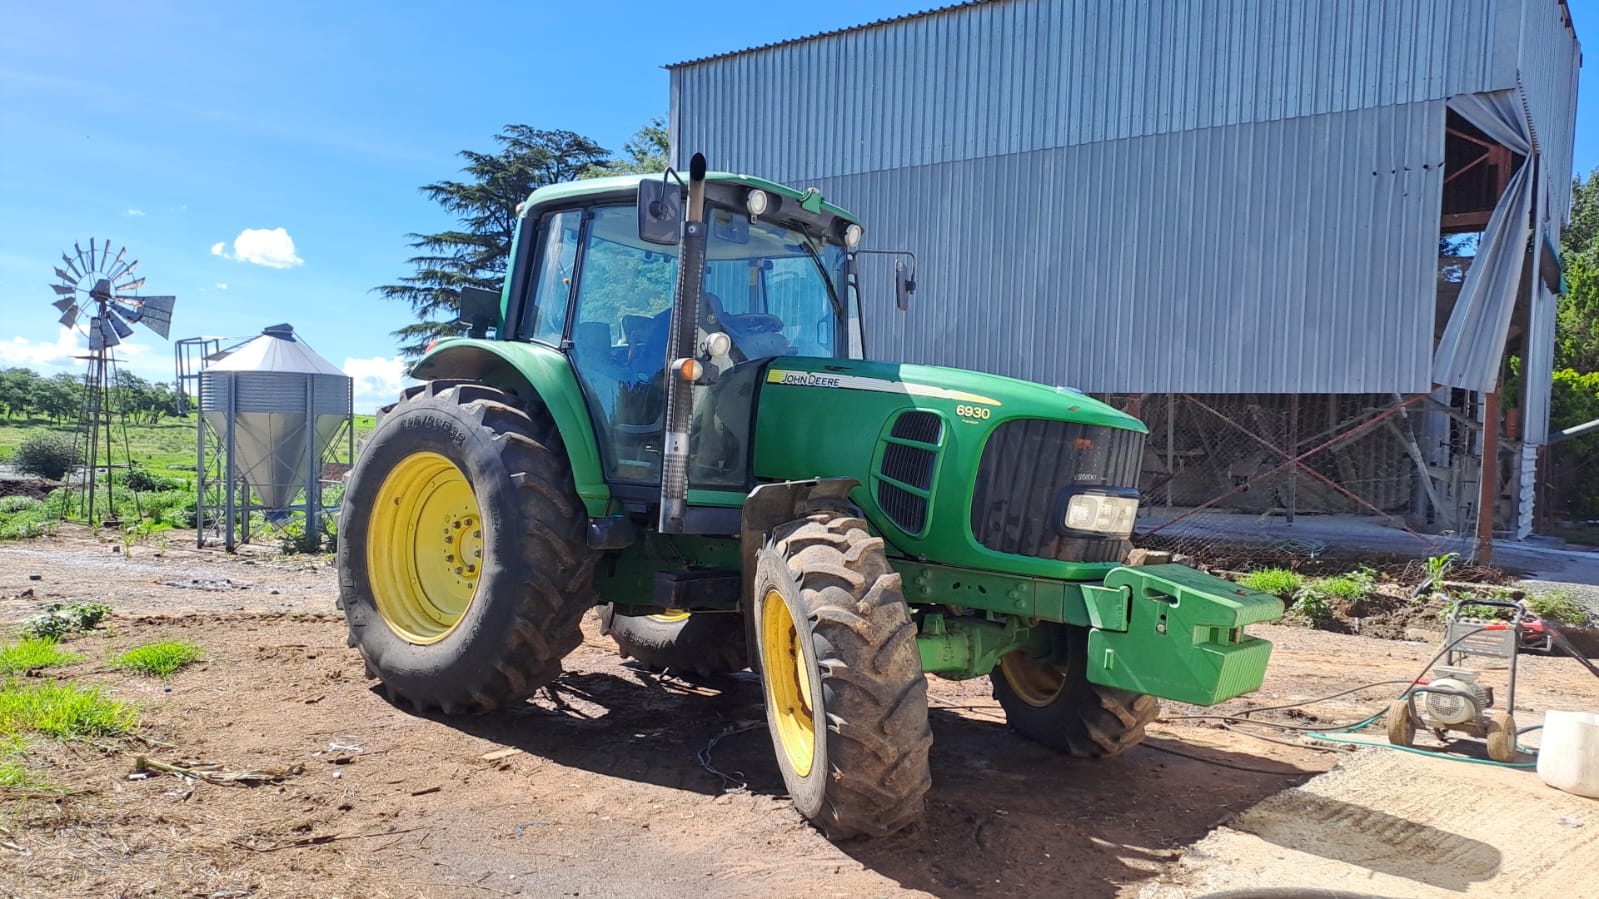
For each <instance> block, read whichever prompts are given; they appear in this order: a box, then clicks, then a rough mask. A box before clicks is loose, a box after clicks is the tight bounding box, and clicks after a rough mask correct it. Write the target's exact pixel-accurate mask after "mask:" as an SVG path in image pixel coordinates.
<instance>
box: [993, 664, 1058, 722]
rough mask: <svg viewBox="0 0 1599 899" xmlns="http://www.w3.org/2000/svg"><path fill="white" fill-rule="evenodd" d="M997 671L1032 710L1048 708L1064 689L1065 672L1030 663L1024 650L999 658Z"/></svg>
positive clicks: (1053, 667)
mask: <svg viewBox="0 0 1599 899" xmlns="http://www.w3.org/2000/svg"><path fill="white" fill-rule="evenodd" d="M999 670H1000V672H1001V673H1002V674H1003V675H1004V676H1005V682H1006V683H1007V684H1010V688H1011V690H1013V691H1014V692H1015V693H1016V695H1017V696H1019V697H1021V700H1022V702H1025V703H1027V704H1028V705H1030V706H1033V707H1034V708H1040V709H1041V708H1044V707H1045V706H1048V705H1049V704H1050V703H1052V702H1054V701H1055V698H1056V697H1057V696H1059V695H1060V691H1061V690H1063V689H1065V687H1066V672H1065V671H1063V670H1061V669H1060V668H1057V667H1055V666H1054V665H1040V664H1038V663H1036V662H1034V661H1032V660H1031V659H1029V658H1027V651H1026V650H1022V649H1018V650H1017V651H1015V652H1012V653H1007V654H1005V655H1004V656H1001V657H1000V660H999Z"/></svg>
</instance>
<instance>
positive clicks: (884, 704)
mask: <svg viewBox="0 0 1599 899" xmlns="http://www.w3.org/2000/svg"><path fill="white" fill-rule="evenodd" d="M754 596H755V603H754V612H753V614H754V616H755V633H756V635H757V645H758V647H759V656H760V675H761V688H762V690H763V692H764V693H765V696H766V720H767V725H768V726H769V728H770V730H771V734H772V742H773V744H774V745H775V747H776V749H777V763H778V767H779V768H780V769H781V770H782V772H783V781H784V783H785V784H786V785H787V786H788V791H789V794H790V795H791V796H792V798H793V801H794V805H795V806H796V807H797V808H798V809H799V812H800V814H802V815H804V816H805V817H806V818H807V819H809V820H810V821H811V823H812V824H814V825H816V827H817V828H819V829H820V830H821V831H822V832H823V833H824V834H826V835H827V836H828V838H830V839H834V840H841V839H847V838H849V837H855V836H883V835H886V834H890V833H893V832H895V831H897V830H900V829H902V828H904V827H906V826H908V825H910V824H912V823H914V822H916V821H918V820H919V819H920V818H921V817H922V814H923V810H924V800H925V797H926V795H927V790H928V788H929V787H930V786H931V784H932V778H931V775H930V773H929V770H928V764H927V753H928V749H929V748H930V747H931V745H932V742H933V734H932V731H931V730H930V729H929V727H928V723H927V679H926V677H925V676H924V675H923V674H922V666H921V655H920V653H919V651H918V650H917V648H916V627H915V625H914V624H913V623H912V621H911V617H910V612H909V610H908V609H907V608H906V605H905V598H904V595H903V594H902V592H901V585H900V578H899V575H898V574H896V573H894V572H893V570H892V569H890V568H889V566H888V560H887V558H886V557H885V555H884V553H883V541H882V538H880V537H873V536H871V534H870V533H869V532H868V531H867V525H866V522H865V521H863V520H861V519H860V518H857V517H855V516H854V515H853V514H851V513H849V512H845V511H842V510H828V511H821V512H816V513H814V514H811V515H808V516H807V517H805V518H801V519H799V520H796V521H793V522H790V523H789V524H786V525H783V526H782V527H779V528H777V529H776V530H775V531H774V532H773V533H772V535H771V537H770V538H769V539H768V541H767V542H766V545H765V546H764V547H763V548H762V549H761V550H760V552H759V554H758V556H757V558H756V570H755V594H754Z"/></svg>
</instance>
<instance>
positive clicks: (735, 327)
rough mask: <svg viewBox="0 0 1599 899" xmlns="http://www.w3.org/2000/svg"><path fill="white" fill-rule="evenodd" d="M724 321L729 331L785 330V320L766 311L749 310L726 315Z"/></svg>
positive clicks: (772, 331)
mask: <svg viewBox="0 0 1599 899" xmlns="http://www.w3.org/2000/svg"><path fill="white" fill-rule="evenodd" d="M722 322H723V323H724V324H726V325H727V330H728V331H739V332H741V333H744V334H775V333H777V332H778V331H781V330H783V320H782V319H781V318H778V317H777V316H775V315H769V314H767V313H765V312H747V313H744V314H743V315H724V316H722Z"/></svg>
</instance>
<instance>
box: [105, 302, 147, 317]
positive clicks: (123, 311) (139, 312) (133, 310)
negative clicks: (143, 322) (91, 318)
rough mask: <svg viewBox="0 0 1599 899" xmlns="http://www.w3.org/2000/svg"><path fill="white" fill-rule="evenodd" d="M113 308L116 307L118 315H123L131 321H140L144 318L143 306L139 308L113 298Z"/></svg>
mask: <svg viewBox="0 0 1599 899" xmlns="http://www.w3.org/2000/svg"><path fill="white" fill-rule="evenodd" d="M111 308H112V309H115V310H116V313H117V314H118V315H120V316H122V317H123V318H125V319H127V320H128V321H130V322H136V321H138V320H139V319H140V318H142V317H143V316H144V310H143V309H141V308H139V307H137V306H124V305H123V304H121V303H118V302H116V301H115V300H113V301H112V302H111Z"/></svg>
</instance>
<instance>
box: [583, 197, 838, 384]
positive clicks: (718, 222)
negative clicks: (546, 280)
mask: <svg viewBox="0 0 1599 899" xmlns="http://www.w3.org/2000/svg"><path fill="white" fill-rule="evenodd" d="M593 216H594V217H593V219H592V220H591V222H590V223H589V230H588V239H587V241H586V247H585V253H584V258H583V263H582V266H583V268H582V274H581V276H580V283H579V285H578V291H577V316H576V326H577V330H581V331H583V332H584V333H583V334H582V337H583V338H585V339H586V340H588V341H594V340H595V339H596V338H600V328H599V327H597V326H598V325H604V326H605V329H604V330H605V336H604V339H605V340H606V341H607V342H608V343H609V344H610V345H611V346H613V347H617V348H622V347H627V348H629V349H631V350H633V351H634V352H630V353H629V355H630V356H633V357H635V358H638V359H639V360H640V361H641V362H646V363H647V364H650V365H651V367H652V368H655V367H659V366H664V364H665V360H666V357H665V353H666V348H665V345H664V343H661V345H660V346H659V347H656V346H651V347H649V348H647V349H646V348H645V347H643V346H640V345H639V343H640V341H645V340H649V339H650V338H651V337H655V336H658V337H659V338H660V340H662V341H664V338H665V328H666V319H668V318H669V317H670V314H671V304H672V292H673V290H674V289H675V287H676V283H677V248H676V247H673V246H660V245H656V244H646V243H643V242H641V241H640V240H639V239H638V218H637V214H636V211H635V210H634V207H632V206H605V207H600V208H598V209H595V210H594V212H593ZM707 220H708V222H709V225H710V238H709V240H708V242H707V248H706V266H705V293H706V297H705V307H704V308H702V309H701V310H700V318H701V326H702V328H703V329H705V330H722V331H726V332H727V334H728V336H729V337H731V338H733V343H734V349H735V361H744V360H750V359H762V358H767V357H771V356H793V355H800V356H843V355H846V354H847V350H848V346H847V342H846V341H843V340H841V337H842V335H841V334H840V330H839V322H840V319H841V318H842V305H841V303H842V300H841V297H842V296H844V285H845V280H844V278H845V254H844V250H843V248H842V247H839V246H837V245H834V244H828V243H825V242H824V241H821V240H819V239H818V238H816V237H813V236H811V235H809V234H806V233H804V232H803V231H799V230H795V229H793V228H788V227H786V226H783V225H780V224H777V223H773V222H767V221H760V220H757V221H755V222H751V221H750V220H749V216H748V215H746V214H743V213H741V212H735V211H733V210H730V209H723V208H717V207H711V208H709V209H708V210H707ZM563 305H564V304H563ZM657 319H659V323H658V324H659V328H656V327H652V326H653V325H656V324H657V322H656V320H657ZM656 330H659V331H660V334H659V335H655V334H652V333H651V332H653V331H656ZM573 337H574V339H577V338H578V337H579V335H578V334H577V333H574V334H573ZM650 342H651V343H654V342H655V341H650Z"/></svg>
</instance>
